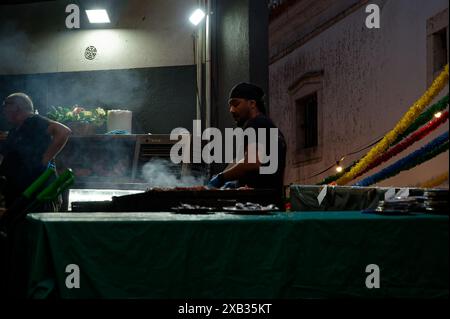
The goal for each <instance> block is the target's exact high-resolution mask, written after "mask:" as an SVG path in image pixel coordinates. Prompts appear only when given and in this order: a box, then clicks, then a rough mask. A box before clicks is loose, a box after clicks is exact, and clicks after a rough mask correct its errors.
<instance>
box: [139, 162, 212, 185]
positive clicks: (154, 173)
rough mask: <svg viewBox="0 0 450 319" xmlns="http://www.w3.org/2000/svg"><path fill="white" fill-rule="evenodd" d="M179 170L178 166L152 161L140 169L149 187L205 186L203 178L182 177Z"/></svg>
mask: <svg viewBox="0 0 450 319" xmlns="http://www.w3.org/2000/svg"><path fill="white" fill-rule="evenodd" d="M177 170H178V173H177V172H176V171H177ZM179 170H180V165H179V164H173V163H171V162H169V161H167V160H163V159H152V160H150V161H149V162H148V163H146V164H145V165H144V166H143V167H142V176H143V178H144V179H145V180H146V182H147V183H149V184H150V186H151V187H177V186H179V187H189V186H199V185H204V184H205V180H206V178H205V176H197V177H196V176H192V175H190V176H183V175H182V174H180V173H179ZM180 175H181V176H180Z"/></svg>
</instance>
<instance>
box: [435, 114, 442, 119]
mask: <svg viewBox="0 0 450 319" xmlns="http://www.w3.org/2000/svg"><path fill="white" fill-rule="evenodd" d="M441 116H442V112H437V113H436V114H434V117H435V118H437V119H438V118H440V117H441Z"/></svg>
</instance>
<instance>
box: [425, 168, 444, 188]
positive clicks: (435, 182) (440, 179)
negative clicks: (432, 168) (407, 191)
mask: <svg viewBox="0 0 450 319" xmlns="http://www.w3.org/2000/svg"><path fill="white" fill-rule="evenodd" d="M445 182H447V183H448V171H447V172H445V173H443V174H441V175H439V176H436V177H433V178H432V179H430V180H428V181H426V182H424V183H422V184H420V186H419V187H420V188H433V187H437V186H439V185H442V184H444V183H445Z"/></svg>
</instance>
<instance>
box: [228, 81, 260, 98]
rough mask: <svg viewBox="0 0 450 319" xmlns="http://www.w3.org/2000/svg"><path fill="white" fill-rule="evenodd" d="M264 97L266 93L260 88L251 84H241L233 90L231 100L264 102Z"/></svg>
mask: <svg viewBox="0 0 450 319" xmlns="http://www.w3.org/2000/svg"><path fill="white" fill-rule="evenodd" d="M263 97H264V91H263V90H262V89H261V88H260V87H259V86H256V85H254V84H251V83H239V84H237V85H236V86H234V87H233V88H232V89H231V92H230V99H233V98H238V99H247V100H255V101H262V100H263Z"/></svg>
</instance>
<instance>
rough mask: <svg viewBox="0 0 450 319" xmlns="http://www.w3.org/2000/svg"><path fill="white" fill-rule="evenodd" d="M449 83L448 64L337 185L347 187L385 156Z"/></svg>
mask: <svg viewBox="0 0 450 319" xmlns="http://www.w3.org/2000/svg"><path fill="white" fill-rule="evenodd" d="M447 83H448V64H447V65H446V66H445V68H444V71H442V72H441V74H440V75H439V76H438V77H437V78H436V79H435V80H434V82H433V84H432V85H431V86H430V88H429V89H428V90H427V91H426V92H425V93H424V95H422V97H421V98H420V99H419V100H417V101H416V102H415V103H414V104H413V105H412V106H411V108H410V109H409V110H408V112H406V114H405V115H404V116H403V118H402V119H401V120H400V122H398V123H397V125H396V126H395V127H394V129H393V130H392V131H390V132H389V133H388V134H386V136H385V137H384V138H383V139H382V140H381V141H380V142H379V143H378V144H377V145H375V146H374V147H373V148H372V149H371V150H370V151H369V153H367V155H366V156H364V157H363V158H362V159H361V160H360V161H359V162H358V163H357V164H356V165H355V166H353V168H352V169H351V170H350V171H349V172H348V173H346V174H345V175H344V176H342V177H341V178H339V179H338V180H337V181H336V183H337V185H345V184H347V183H348V182H350V181H352V180H353V179H355V178H356V177H357V176H358V174H359V173H360V172H362V171H364V170H365V169H366V168H367V166H369V165H370V164H371V163H372V162H373V161H375V160H376V159H377V158H378V157H379V156H380V155H381V154H383V153H384V152H385V151H386V150H387V149H388V148H389V146H390V145H391V144H392V143H393V142H394V141H395V140H396V139H397V137H398V136H399V135H400V134H402V133H403V132H404V131H405V130H406V129H407V128H408V127H409V126H410V125H411V124H412V123H413V122H414V120H416V119H417V118H418V117H419V115H420V114H421V113H422V111H423V110H424V109H425V108H426V107H427V105H428V104H430V103H431V101H432V100H433V99H434V98H435V97H436V96H437V95H438V94H439V92H440V91H442V89H443V88H444V87H445V85H446V84H447Z"/></svg>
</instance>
